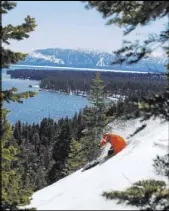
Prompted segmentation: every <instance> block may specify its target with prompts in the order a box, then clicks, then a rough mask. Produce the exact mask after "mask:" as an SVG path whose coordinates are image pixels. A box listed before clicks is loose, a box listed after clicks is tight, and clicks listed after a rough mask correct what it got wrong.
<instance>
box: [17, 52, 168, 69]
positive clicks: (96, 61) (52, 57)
mask: <svg viewBox="0 0 169 211" xmlns="http://www.w3.org/2000/svg"><path fill="white" fill-rule="evenodd" d="M114 59H115V57H114V56H113V53H109V52H104V51H103V52H102V51H100V50H90V49H61V48H46V49H38V50H35V51H33V52H31V53H29V55H28V56H27V57H26V58H25V60H24V61H20V62H19V63H18V65H42V66H43V65H44V66H45V65H47V66H60V67H78V68H99V69H117V68H118V69H121V70H132V71H142V72H147V71H148V72H165V71H166V70H165V68H164V65H165V64H166V62H167V59H166V58H164V57H163V58H161V57H160V58H159V57H154V56H152V57H150V58H148V59H143V60H142V61H139V62H138V63H136V64H132V65H127V64H122V65H119V64H116V65H112V61H113V60H114Z"/></svg>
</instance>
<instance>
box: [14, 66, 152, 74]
mask: <svg viewBox="0 0 169 211" xmlns="http://www.w3.org/2000/svg"><path fill="white" fill-rule="evenodd" d="M15 66H16V67H34V68H36V67H37V68H49V69H62V70H81V71H100V72H121V73H138V74H154V73H156V72H146V71H145V72H141V71H134V70H112V69H95V68H77V67H56V66H36V65H11V67H15Z"/></svg>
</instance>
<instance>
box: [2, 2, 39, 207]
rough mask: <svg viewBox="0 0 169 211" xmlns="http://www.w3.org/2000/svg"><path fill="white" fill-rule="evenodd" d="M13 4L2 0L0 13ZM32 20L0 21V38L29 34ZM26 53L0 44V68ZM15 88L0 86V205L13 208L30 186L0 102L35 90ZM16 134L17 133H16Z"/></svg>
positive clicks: (4, 40) (24, 199) (18, 99)
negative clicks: (25, 90) (25, 179)
mask: <svg viewBox="0 0 169 211" xmlns="http://www.w3.org/2000/svg"><path fill="white" fill-rule="evenodd" d="M15 7H16V3H15V2H12V1H2V2H1V10H0V13H1V15H2V14H6V13H7V12H8V11H10V10H11V9H13V8H15ZM35 26H36V25H35V20H34V19H33V18H31V17H30V16H28V17H26V18H25V23H23V24H21V25H18V26H12V25H11V24H9V25H7V26H5V27H2V25H1V42H2V44H6V45H9V44H10V43H9V39H14V40H22V39H24V38H28V37H29V35H28V34H29V32H31V31H34V28H35ZM25 56H26V55H25V54H22V53H16V52H12V51H11V50H9V49H5V48H4V47H3V46H1V69H2V68H5V67H8V66H9V65H10V64H15V63H17V62H18V61H19V60H20V59H23V58H24V57H25ZM16 92H17V89H16V88H12V89H10V90H1V92H0V105H1V109H2V110H1V117H2V118H1V150H2V151H1V152H2V154H1V156H2V157H1V159H2V168H1V170H2V171H1V173H2V185H1V188H2V202H1V203H2V206H1V207H2V208H3V209H17V207H18V206H21V205H25V204H27V203H29V200H30V196H31V194H32V190H31V188H29V187H28V186H24V182H23V180H22V179H23V175H22V173H23V172H22V170H21V167H20V166H19V160H18V155H19V152H20V150H19V146H18V145H17V143H16V140H14V138H13V131H12V128H11V125H10V123H9V122H8V121H7V119H6V115H7V113H8V112H9V111H8V110H7V109H4V108H3V102H4V101H6V102H7V103H10V102H11V101H12V102H19V103H22V102H23V101H22V98H29V97H33V96H34V95H35V94H36V93H35V92H23V93H16ZM17 135H19V134H18V133H17Z"/></svg>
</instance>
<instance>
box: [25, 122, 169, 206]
mask: <svg viewBox="0 0 169 211" xmlns="http://www.w3.org/2000/svg"><path fill="white" fill-rule="evenodd" d="M146 123H147V127H146V128H144V129H143V130H142V131H140V132H139V133H137V134H136V135H135V136H133V137H132V138H128V139H127V137H128V136H129V135H130V134H132V133H133V132H135V130H136V129H137V127H138V126H141V125H142V124H143V123H140V121H139V120H138V119H137V120H128V121H126V122H125V123H124V122H119V121H114V122H113V123H111V124H110V126H111V128H112V129H111V130H112V131H111V132H113V133H116V134H119V135H120V136H122V137H124V138H125V139H126V141H127V142H128V146H127V147H126V148H125V149H124V150H123V151H121V152H120V153H119V154H117V155H116V156H115V157H113V158H111V159H109V160H108V161H106V162H105V163H103V164H102V165H97V166H96V167H94V168H91V169H89V170H87V171H84V172H81V170H78V171H77V172H75V173H73V174H71V175H69V176H67V177H65V178H63V179H61V180H59V181H58V182H56V183H54V184H52V185H50V186H48V187H46V188H44V189H42V190H39V191H37V192H35V193H34V194H33V197H32V201H31V204H30V205H28V206H26V207H29V208H30V207H35V208H36V209H37V210H124V209H125V210H136V208H135V207H131V206H127V205H124V204H117V203H116V202H117V201H115V200H108V199H106V198H105V197H103V196H102V193H103V192H104V191H111V190H124V189H125V188H127V187H129V186H130V185H131V183H134V182H137V181H138V180H143V179H163V180H165V178H164V177H162V176H158V175H156V173H155V171H154V168H153V166H152V164H153V159H155V158H156V155H164V154H165V153H166V152H167V149H168V128H169V124H168V122H165V123H164V122H163V123H161V120H160V119H156V120H153V119H151V120H149V121H148V122H146ZM108 148H109V147H106V149H105V150H108ZM104 153H105V151H104V152H103V154H104ZM166 182H168V181H166Z"/></svg>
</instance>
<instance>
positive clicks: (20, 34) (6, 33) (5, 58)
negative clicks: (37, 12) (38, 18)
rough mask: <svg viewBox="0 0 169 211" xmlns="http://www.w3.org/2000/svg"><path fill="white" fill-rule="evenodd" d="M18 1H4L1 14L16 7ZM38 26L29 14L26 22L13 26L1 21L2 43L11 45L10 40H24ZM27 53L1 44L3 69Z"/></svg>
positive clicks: (21, 58)
mask: <svg viewBox="0 0 169 211" xmlns="http://www.w3.org/2000/svg"><path fill="white" fill-rule="evenodd" d="M16 5H17V3H16V2H12V1H2V2H1V10H0V14H1V15H3V14H7V13H8V12H9V11H10V10H12V9H14V8H15V7H16ZM35 27H36V24H35V19H34V18H31V17H30V16H27V17H26V18H25V22H24V23H22V24H21V25H18V26H13V25H11V24H9V25H7V26H4V27H3V26H2V23H1V43H2V44H5V45H9V44H10V42H9V40H18V41H20V40H23V39H24V38H28V37H29V33H30V32H32V31H34V29H35ZM26 55H27V54H22V53H19V52H13V51H11V50H9V49H5V48H4V47H3V45H1V69H2V68H6V67H9V65H10V64H15V63H17V62H18V61H20V60H23V59H24V58H25V56H26Z"/></svg>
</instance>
